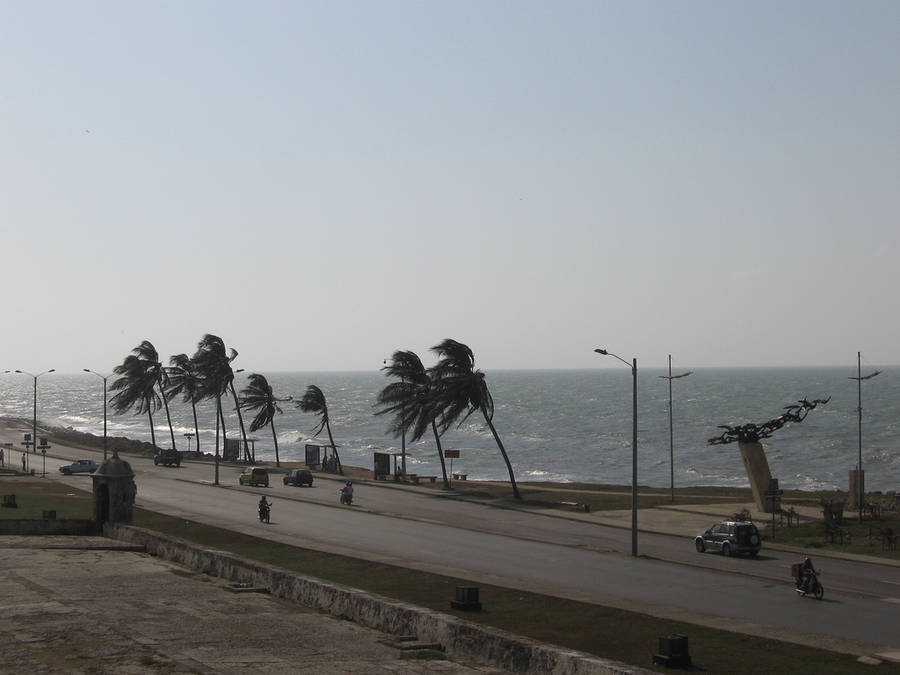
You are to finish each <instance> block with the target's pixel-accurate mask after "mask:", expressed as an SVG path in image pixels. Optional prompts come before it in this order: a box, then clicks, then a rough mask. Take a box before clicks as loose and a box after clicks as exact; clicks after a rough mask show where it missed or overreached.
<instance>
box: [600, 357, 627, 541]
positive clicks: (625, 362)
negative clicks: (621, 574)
mask: <svg viewBox="0 0 900 675" xmlns="http://www.w3.org/2000/svg"><path fill="white" fill-rule="evenodd" d="M594 351H595V352H597V353H598V354H602V355H603V356H612V357H613V358H615V359H619V361H621V362H622V363H624V364H625V365H626V366H628V367H629V368H631V379H632V391H633V396H632V414H631V419H632V435H631V555H632V556H637V554H638V550H637V541H638V522H637V503H638V487H637V484H638V483H637V481H638V464H637V359H632V361H631V363H628V361H626V360H625V359H623V358H622V357H621V356H617V355H616V354H613V353H612V352H609V351H607V350H605V349H595V350H594Z"/></svg>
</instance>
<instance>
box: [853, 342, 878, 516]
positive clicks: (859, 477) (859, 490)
mask: <svg viewBox="0 0 900 675" xmlns="http://www.w3.org/2000/svg"><path fill="white" fill-rule="evenodd" d="M879 374H881V371H880V370H876V371H875V372H873V373H869V374H868V375H863V374H862V353H861V352H856V377H850V378H848V379H850V380H856V384H857V397H858V398H857V406H856V412H857V413H858V415H859V457H858V461H859V463H858V464H857V465H856V501H857V502H858V503H857V508H858V509H859V521H860V522H862V513H863V468H862V381H863V380H871V379H872V378H873V377H875V376H876V375H879Z"/></svg>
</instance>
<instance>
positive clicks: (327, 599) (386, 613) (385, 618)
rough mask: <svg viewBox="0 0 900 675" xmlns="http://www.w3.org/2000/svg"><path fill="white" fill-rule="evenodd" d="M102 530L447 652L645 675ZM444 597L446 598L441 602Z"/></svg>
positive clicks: (246, 563) (151, 536) (157, 537)
mask: <svg viewBox="0 0 900 675" xmlns="http://www.w3.org/2000/svg"><path fill="white" fill-rule="evenodd" d="M104 534H105V535H106V536H109V537H112V538H115V539H121V540H124V541H129V542H132V543H137V544H141V545H143V546H144V547H145V548H146V549H147V552H148V553H150V554H152V555H155V556H159V557H160V558H163V559H166V560H172V561H174V562H177V563H179V564H181V565H185V566H186V567H191V568H193V569H196V570H200V571H202V572H204V573H206V574H210V575H213V576H217V577H221V578H223V579H227V580H229V581H232V582H235V583H242V584H251V585H252V586H255V587H258V588H266V589H268V590H269V592H270V593H271V594H272V595H274V596H277V597H279V598H285V599H287V600H292V601H294V602H297V603H299V604H302V605H304V606H307V607H312V608H314V609H318V610H322V611H325V612H328V613H330V614H332V615H334V616H338V617H341V618H344V619H349V620H351V621H354V622H356V623H359V624H361V625H363V626H367V627H369V628H374V629H376V630H379V631H383V632H385V633H389V634H392V635H398V636H399V635H415V636H416V638H417V639H418V640H420V641H423V642H438V643H440V644H441V646H442V647H443V649H444V651H445V652H446V653H447V654H448V655H449V656H451V657H454V656H456V657H458V658H462V659H467V660H471V661H474V662H477V663H481V664H485V665H489V666H493V667H499V668H503V669H504V670H509V671H513V672H516V673H534V674H535V675H537V674H541V675H544V674H553V673H560V674H561V673H567V674H570V675H587V674H591V675H594V674H598V675H599V674H601V673H602V674H604V675H605V674H607V673H610V674H611V673H616V674H619V673H649V672H651V671H648V670H644V669H643V668H638V667H636V666H629V665H626V664H622V663H617V662H615V661H609V660H606V659H602V658H599V657H596V656H593V655H591V654H586V653H583V652H578V651H575V650H568V649H564V648H562V647H556V646H554V645H549V644H544V643H541V642H537V641H536V640H529V639H528V638H524V637H521V636H518V635H514V634H512V633H507V632H505V631H502V630H499V629H496V628H490V627H486V626H482V625H479V624H474V623H470V622H468V621H464V620H462V619H459V618H457V617H455V616H451V615H449V614H443V613H441V612H437V611H434V610H430V609H426V608H423V607H417V606H415V605H410V604H407V603H404V602H400V601H398V600H393V599H391V598H387V597H383V596H379V595H376V594H374V593H367V592H365V591H361V590H358V589H354V588H350V587H348V586H342V585H339V584H333V583H329V582H327V581H323V580H320V579H314V578H311V577H305V576H303V575H301V574H298V573H296V572H291V571H289V570H285V569H282V568H279V567H274V566H272V565H266V564H264V563H259V562H255V561H253V560H248V559H246V558H242V557H240V556H237V555H234V554H232V553H228V552H225V551H218V550H215V549H207V548H201V547H199V546H197V545H196V544H193V543H191V542H188V541H184V540H182V539H177V538H175V537H168V536H166V535H162V534H159V533H157V532H152V531H150V530H145V529H143V528H139V527H135V526H132V525H123V524H121V523H116V524H107V525H106V526H104ZM449 601H450V598H448V605H449ZM651 649H652V647H650V648H648V659H649V653H650V650H651Z"/></svg>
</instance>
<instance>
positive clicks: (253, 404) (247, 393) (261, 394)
mask: <svg viewBox="0 0 900 675" xmlns="http://www.w3.org/2000/svg"><path fill="white" fill-rule="evenodd" d="M280 400H290V398H288V399H278V398H275V394H274V393H273V392H272V387H271V386H270V385H269V382H268V380H266V378H265V376H263V375H259V374H258V373H253V374H252V375H250V377H249V379H248V382H247V386H246V387H244V388H243V389H242V390H241V407H242V408H246V409H247V410H250V411H252V412H255V413H256V417H254V418H253V421H252V422H250V433H253V432H254V431H256V430H257V429H262V428H263V427H264V426H266V425H267V424H268V425H269V426H271V427H272V440H273V441H274V442H275V466H281V462H280V461H279V459H278V436H277V435H276V433H275V413H276V412H278V413H280V412H281V408H279V407H278V402H279V401H280Z"/></svg>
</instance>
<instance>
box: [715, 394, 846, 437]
mask: <svg viewBox="0 0 900 675" xmlns="http://www.w3.org/2000/svg"><path fill="white" fill-rule="evenodd" d="M830 400H831V397H830V396H829V397H828V398H817V399H813V400H812V401H809V400H807V399H805V398H804V399H801V400H800V401H797V403H795V404H793V405H788V406H785V407H784V410H785V412H784V414H782V415H779V416H778V417H776V418H775V419H771V420H769V421H768V422H763V423H762V424H753V423H752V422H750V423H748V424H741V425H739V426H735V427H732V426H728V425H727V424H720V425H719V427H718V428H719V429H725V432H724V433H723V434H722V435H721V436H716V437H715V438H710V439H709V441H707V443H708V444H709V445H724V444H726V443H734V442H735V441H737V442H739V443H758V442H759V441H760V439H762V438H768V437H769V436H771V435H772V434H773V433H775V432H776V431H777V430H778V429H780V428H781V427H783V426H784V425H785V424H787V423H788V422H795V423H799V422H802V421H803V420H804V419H806V416H807V415H808V414H809V412H810V410H813V409H815V407H816V406H818V405H819V404H821V405H825V404H826V403H828V401H830Z"/></svg>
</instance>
